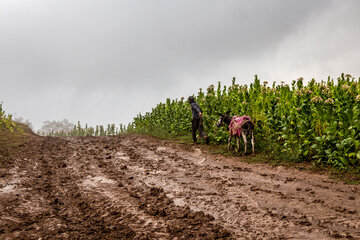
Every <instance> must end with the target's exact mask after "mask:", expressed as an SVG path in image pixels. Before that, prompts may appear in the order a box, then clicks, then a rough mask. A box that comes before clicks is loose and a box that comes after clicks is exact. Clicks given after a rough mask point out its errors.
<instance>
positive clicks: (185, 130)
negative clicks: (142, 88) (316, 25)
mask: <svg viewBox="0 0 360 240" xmlns="http://www.w3.org/2000/svg"><path fill="white" fill-rule="evenodd" d="M195 99H196V101H197V102H198V103H199V105H200V106H201V107H202V109H203V112H204V116H205V118H204V126H205V130H206V132H207V133H208V135H209V137H210V138H211V140H212V142H216V143H225V142H226V141H227V137H228V133H227V130H226V129H225V128H219V129H218V128H216V127H215V124H216V121H217V119H218V115H217V113H224V112H226V111H228V110H231V113H232V114H233V115H249V116H251V118H252V119H253V120H254V123H255V138H256V143H257V149H258V150H262V151H272V152H273V153H274V154H275V155H277V156H282V158H287V159H290V160H296V161H313V162H314V163H316V164H319V165H325V166H332V167H335V168H338V169H349V168H358V167H359V163H360V134H359V133H360V84H359V80H356V79H355V78H353V77H351V76H350V75H344V74H342V75H341V77H339V78H338V79H337V83H335V82H334V80H332V79H330V77H329V78H328V80H327V81H321V82H316V81H315V80H314V79H312V80H311V81H310V82H309V83H308V84H307V85H306V84H304V82H303V79H302V78H300V79H298V80H296V81H295V80H294V81H293V82H292V84H291V86H289V85H287V84H285V83H283V82H282V83H281V84H280V85H276V84H275V83H274V84H273V85H272V86H271V87H270V86H267V82H263V83H261V82H260V80H259V79H258V77H257V76H256V75H255V79H254V82H253V83H251V84H250V86H247V85H242V86H241V85H238V84H236V82H235V78H234V79H233V82H232V85H231V86H230V87H226V86H221V84H220V82H219V83H218V85H217V87H216V88H215V87H214V86H213V85H211V86H209V87H208V89H207V91H206V93H205V92H203V91H202V89H200V91H199V92H198V94H197V96H196V97H195ZM128 131H129V132H139V133H147V134H155V135H156V134H158V132H159V131H161V132H162V133H168V134H175V135H183V134H189V133H190V131H191V110H190V105H189V104H188V103H187V102H186V101H184V98H181V99H180V100H178V99H175V100H170V99H167V100H166V102H165V103H160V104H158V105H157V106H156V107H155V108H153V109H152V111H151V112H147V113H145V114H144V115H141V114H139V115H138V116H136V117H135V118H134V121H133V122H132V123H131V124H130V125H129V126H128Z"/></svg>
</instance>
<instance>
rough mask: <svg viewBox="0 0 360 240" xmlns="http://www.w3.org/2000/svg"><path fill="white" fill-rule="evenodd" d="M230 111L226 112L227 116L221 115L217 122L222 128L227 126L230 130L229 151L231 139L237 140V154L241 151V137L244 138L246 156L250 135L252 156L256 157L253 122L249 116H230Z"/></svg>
mask: <svg viewBox="0 0 360 240" xmlns="http://www.w3.org/2000/svg"><path fill="white" fill-rule="evenodd" d="M229 114H230V111H228V112H226V113H225V114H221V113H219V115H220V118H219V120H218V122H217V124H216V125H217V126H218V127H220V126H221V125H227V126H228V128H229V139H228V149H230V147H231V139H232V137H235V138H236V145H237V152H239V150H240V137H242V138H243V141H244V145H245V150H244V153H243V155H245V154H246V151H247V139H246V137H247V136H248V135H250V136H251V147H252V155H253V156H254V155H255V148H254V145H255V140H254V123H253V122H252V120H251V118H250V117H249V116H242V117H239V116H234V117H230V116H229Z"/></svg>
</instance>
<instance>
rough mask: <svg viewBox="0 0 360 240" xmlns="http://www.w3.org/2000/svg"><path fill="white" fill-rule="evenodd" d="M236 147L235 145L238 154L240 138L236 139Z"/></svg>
mask: <svg viewBox="0 0 360 240" xmlns="http://www.w3.org/2000/svg"><path fill="white" fill-rule="evenodd" d="M236 145H237V149H236V151H237V152H239V151H240V138H239V137H236Z"/></svg>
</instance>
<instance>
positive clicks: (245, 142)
mask: <svg viewBox="0 0 360 240" xmlns="http://www.w3.org/2000/svg"><path fill="white" fill-rule="evenodd" d="M241 135H242V137H243V140H244V146H245V150H244V153H243V155H245V153H246V150H247V140H246V134H245V133H244V131H243V132H241Z"/></svg>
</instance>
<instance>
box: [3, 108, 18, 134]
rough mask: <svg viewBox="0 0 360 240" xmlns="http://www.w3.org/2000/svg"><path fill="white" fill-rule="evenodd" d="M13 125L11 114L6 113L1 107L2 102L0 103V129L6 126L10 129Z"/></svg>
mask: <svg viewBox="0 0 360 240" xmlns="http://www.w3.org/2000/svg"><path fill="white" fill-rule="evenodd" d="M15 127H16V126H15V123H14V122H13V121H12V115H11V114H6V113H5V111H4V110H3V108H2V103H0V129H1V128H6V129H9V130H11V131H12V130H13V129H14V128H15Z"/></svg>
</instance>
